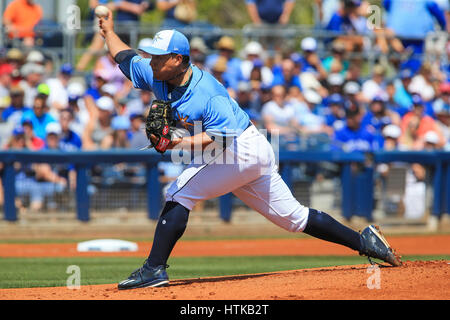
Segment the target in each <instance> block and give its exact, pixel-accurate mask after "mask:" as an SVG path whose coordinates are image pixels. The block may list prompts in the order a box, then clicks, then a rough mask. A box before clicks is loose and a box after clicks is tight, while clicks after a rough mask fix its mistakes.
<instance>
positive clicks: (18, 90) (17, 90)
mask: <svg viewBox="0 0 450 320" xmlns="http://www.w3.org/2000/svg"><path fill="white" fill-rule="evenodd" d="M24 93H25V91H24V90H23V88H22V87H21V86H19V85H15V86H12V87H11V89H9V94H10V95H11V96H19V95H23V94H24Z"/></svg>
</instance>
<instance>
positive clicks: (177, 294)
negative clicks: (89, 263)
mask: <svg viewBox="0 0 450 320" xmlns="http://www.w3.org/2000/svg"><path fill="white" fill-rule="evenodd" d="M389 241H390V243H391V244H392V246H393V247H395V248H396V249H397V252H398V253H400V254H403V255H407V254H417V255H426V254H444V255H447V254H450V235H437V236H420V237H417V238H415V237H412V236H408V237H393V238H391V239H389ZM150 245H151V244H150V243H140V248H141V249H140V251H138V252H135V253H120V254H104V253H103V254H101V255H113V256H114V255H123V256H133V255H134V256H143V257H145V256H146V255H147V253H148V249H149V246H150ZM173 254H174V256H201V255H203V256H212V255H215V256H220V255H222V256H229V255H289V254H291V255H353V254H354V253H353V252H352V251H351V250H349V249H347V248H344V247H341V246H338V245H333V244H330V243H326V242H324V241H320V240H316V239H298V240H295V239H274V240H246V241H239V240H230V241H225V240H220V241H209V242H208V241H185V242H183V241H181V242H180V243H179V244H177V246H176V247H175V250H174V252H173ZM70 255H78V256H95V255H99V254H98V253H92V252H91V253H78V252H76V244H59V245H56V244H42V245H38V244H29V245H19V244H2V245H0V257H11V256H16V257H17V256H41V257H49V256H53V257H57V256H70ZM449 263H450V261H405V262H404V264H403V266H401V267H395V268H394V267H387V266H386V267H384V266H382V267H380V268H379V269H378V271H376V272H379V273H378V276H379V278H378V280H379V282H378V284H379V286H377V285H374V283H373V281H372V280H373V278H371V277H372V276H373V275H374V272H372V273H369V272H368V270H369V269H368V267H369V265H356V266H340V267H329V268H315V269H305V270H292V271H282V272H272V273H264V274H252V275H232V276H222V277H213V278H197V279H184V280H174V281H172V282H171V285H170V286H169V287H166V288H145V289H136V290H129V291H119V290H117V284H108V285H94V286H82V287H81V289H79V290H70V289H68V288H66V287H55V288H26V289H2V290H0V299H2V300H3V299H32V300H39V299H43V300H52V299H57V300H61V299H62V300H64V299H72V300H77V299H88V300H91V299H92V300H114V299H120V300H127V299H133V300H138V299H154V300H159V299H160V300H174V299H182V300H222V299H224V300H228V299H232V300H247V299H252V300H273V299H295V300H297V299H324V300H326V299H395V300H397V299H426V300H434V299H445V300H449V299H450V290H449V288H450V264H449ZM372 271H373V270H372ZM377 287H379V289H377ZM370 288H372V289H370Z"/></svg>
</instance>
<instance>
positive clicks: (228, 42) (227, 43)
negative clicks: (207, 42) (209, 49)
mask: <svg viewBox="0 0 450 320" xmlns="http://www.w3.org/2000/svg"><path fill="white" fill-rule="evenodd" d="M216 46H217V49H225V50H231V51H233V50H234V48H235V43H234V40H233V38H231V37H229V36H223V37H221V38H220V39H219V42H217V45H216Z"/></svg>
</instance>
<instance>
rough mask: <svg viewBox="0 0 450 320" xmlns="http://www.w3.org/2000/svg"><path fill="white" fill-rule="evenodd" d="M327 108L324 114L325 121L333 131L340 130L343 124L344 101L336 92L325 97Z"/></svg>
mask: <svg viewBox="0 0 450 320" xmlns="http://www.w3.org/2000/svg"><path fill="white" fill-rule="evenodd" d="M327 104H328V109H327V114H326V115H325V123H326V125H327V126H329V127H331V128H333V130H334V131H338V130H341V129H342V128H343V127H344V126H345V101H344V98H343V97H342V96H341V95H340V94H338V93H335V94H332V95H331V96H329V97H328V99H327Z"/></svg>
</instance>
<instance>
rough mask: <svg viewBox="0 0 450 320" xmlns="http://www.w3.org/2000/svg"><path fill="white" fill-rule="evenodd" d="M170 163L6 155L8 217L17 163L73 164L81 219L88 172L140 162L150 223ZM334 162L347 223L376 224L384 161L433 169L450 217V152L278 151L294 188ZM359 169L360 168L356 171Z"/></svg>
mask: <svg viewBox="0 0 450 320" xmlns="http://www.w3.org/2000/svg"><path fill="white" fill-rule="evenodd" d="M161 161H170V154H166V155H163V156H161V155H160V154H157V153H156V152H154V151H153V150H151V151H131V150H130V151H129V150H120V151H116V150H111V151H95V152H66V153H60V152H52V151H40V152H35V151H34V152H31V151H1V152H0V163H2V165H3V169H2V171H1V172H2V175H1V178H2V184H3V192H4V197H3V198H4V205H3V207H4V219H5V220H7V221H16V220H17V219H18V218H17V208H16V204H15V199H16V188H15V183H16V171H15V167H14V164H15V163H21V164H31V163H48V164H71V165H73V166H74V168H75V170H76V190H75V203H76V209H75V211H76V216H77V219H78V220H81V221H89V219H90V210H91V207H90V206H91V203H90V194H89V185H90V183H91V181H90V180H91V177H90V175H89V170H90V169H91V168H92V167H93V166H95V165H104V164H113V163H140V164H142V165H143V166H144V167H145V174H144V177H145V184H141V185H140V188H141V190H142V189H144V190H145V192H146V204H147V212H148V218H149V219H157V218H158V217H159V214H160V211H161V209H162V205H163V199H162V184H161V182H160V180H159V176H160V173H159V171H158V167H157V164H158V163H159V162H161ZM321 162H322V163H323V162H329V163H333V164H335V165H337V166H339V167H340V169H339V171H338V174H337V177H338V178H339V179H340V182H341V183H340V194H341V213H342V216H344V217H345V218H347V219H350V218H351V217H352V216H354V215H358V216H363V217H366V218H367V219H368V220H372V218H373V217H372V213H373V210H374V205H373V204H374V197H375V168H376V166H377V165H378V164H380V163H394V162H405V163H420V164H422V165H424V166H427V167H429V168H431V169H432V171H433V174H432V177H431V181H432V189H433V200H432V209H431V213H432V214H433V215H436V216H439V215H441V214H443V213H450V152H444V151H434V152H386V151H380V152H375V153H373V154H362V153H344V152H328V151H326V152H324V151H314V152H309V151H308V152H306V151H299V152H292V151H281V152H280V153H279V163H280V168H281V171H280V174H281V176H282V178H283V180H284V181H285V182H286V184H287V185H288V186H289V187H290V188H291V189H292V187H293V185H294V178H293V171H294V169H295V167H297V166H298V165H299V164H305V163H308V164H317V163H321ZM355 166H357V167H358V170H354V168H355ZM232 209H233V196H232V194H227V195H224V196H222V197H220V199H219V214H220V217H221V218H222V219H223V220H225V221H229V220H230V219H231V216H232Z"/></svg>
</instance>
